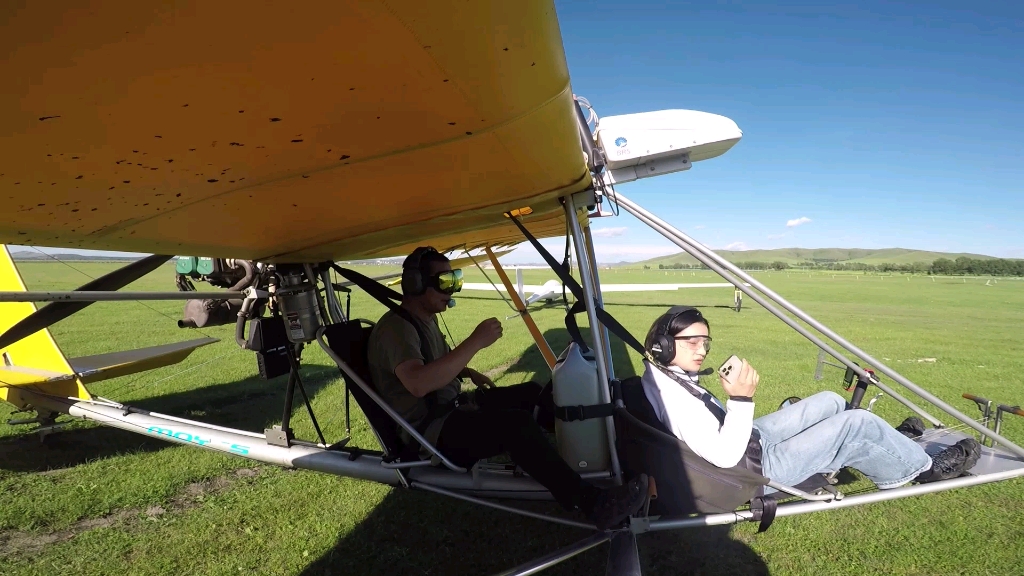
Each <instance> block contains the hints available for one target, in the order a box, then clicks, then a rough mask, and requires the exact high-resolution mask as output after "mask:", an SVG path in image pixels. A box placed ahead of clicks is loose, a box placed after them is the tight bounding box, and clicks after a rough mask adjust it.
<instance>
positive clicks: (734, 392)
mask: <svg viewBox="0 0 1024 576" xmlns="http://www.w3.org/2000/svg"><path fill="white" fill-rule="evenodd" d="M718 378H719V380H721V382H722V388H724V389H725V393H726V394H728V395H729V396H742V397H745V398H753V397H754V392H756V391H757V383H758V382H760V381H761V376H759V375H758V373H757V370H754V368H753V367H752V366H751V365H750V364H749V363H748V362H747V361H746V360H744V361H743V366H742V367H741V368H740V373H739V374H738V375H737V376H736V383H735V384H730V383H729V381H728V380H726V379H725V378H722V376H721V375H719V377H718Z"/></svg>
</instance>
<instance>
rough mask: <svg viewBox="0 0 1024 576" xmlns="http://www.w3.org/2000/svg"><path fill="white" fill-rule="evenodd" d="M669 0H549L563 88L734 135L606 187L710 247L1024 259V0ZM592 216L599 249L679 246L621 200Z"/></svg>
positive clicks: (607, 253) (605, 109)
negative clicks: (696, 157) (834, 2)
mask: <svg viewBox="0 0 1024 576" xmlns="http://www.w3.org/2000/svg"><path fill="white" fill-rule="evenodd" d="M665 4H667V3H664V2H661V3H644V2H639V1H632V2H582V1H579V2H569V1H565V0H556V8H557V10H558V16H559V21H560V25H561V30H562V36H563V42H564V45H565V51H566V57H567V60H568V64H569V70H570V74H571V76H572V81H573V88H574V91H575V92H576V93H577V94H579V95H582V96H585V97H587V98H588V99H589V100H590V102H591V103H592V104H593V105H594V107H595V109H596V110H597V112H598V114H599V115H601V116H612V115H618V114H628V113H634V112H644V111H651V110H661V109H670V108H685V109H692V110H701V111H705V112H713V113H716V114H721V115H724V116H727V117H729V118H731V119H733V120H734V121H736V123H737V124H738V125H739V127H740V128H741V129H742V130H743V133H744V136H743V139H742V140H741V141H740V143H739V144H737V145H736V146H735V147H734V148H733V149H732V150H731V151H730V152H728V153H727V154H726V155H724V156H722V157H719V158H716V159H713V160H709V161H706V162H701V163H697V164H695V165H694V167H693V168H692V169H691V170H689V171H687V172H683V173H678V174H673V175H668V176H662V177H658V178H653V179H650V180H645V181H640V182H635V183H630V184H625V185H622V186H621V187H619V191H621V192H622V193H624V194H627V195H629V196H630V197H631V198H632V199H633V200H634V201H636V202H638V203H640V204H641V205H643V206H645V207H646V208H648V209H650V210H652V211H654V212H656V213H658V214H659V215H661V216H662V217H663V218H665V219H666V220H668V221H669V222H671V223H673V224H674V225H676V226H677V227H679V228H682V229H683V230H685V231H686V232H688V233H691V235H693V236H695V237H696V238H697V239H699V240H701V241H703V242H704V243H706V244H708V245H710V246H711V247H713V248H726V247H731V248H734V249H737V248H738V249H742V248H751V249H753V248H783V247H793V246H798V247H805V248H815V247H845V248H854V247H856V248H889V247H904V248H918V249H927V250H937V251H954V252H975V253H981V254H989V255H994V256H1003V257H1017V258H1024V183H1022V182H1024V143H1022V138H1024V3H1022V2H1013V1H1008V0H1007V1H1002V2H985V1H972V2H959V1H958V2H948V1H944V0H943V1H928V2H917V3H912V2H859V3H857V5H856V6H853V5H850V6H841V7H826V6H822V5H816V4H809V3H806V4H805V3H790V4H787V5H785V6H782V7H780V6H776V5H758V4H749V5H748V4H741V3H733V2H722V3H709V2H704V3H695V4H693V5H669V6H666V5H665ZM800 218H807V219H810V221H809V222H806V223H804V224H801V225H799V226H789V227H788V226H787V225H786V224H787V222H788V221H791V220H796V219H800ZM594 227H595V230H596V231H597V236H598V238H597V240H596V241H597V252H598V257H599V259H600V260H601V261H606V262H610V261H619V260H639V259H643V258H648V257H652V256H656V255H661V254H667V253H672V252H675V251H677V250H676V249H675V247H674V246H672V245H670V244H669V243H668V242H667V241H665V240H663V239H662V238H661V237H660V236H658V235H656V234H655V233H654V232H652V231H650V230H648V229H646V228H645V227H644V226H643V225H642V224H640V223H639V222H637V221H636V220H634V219H632V218H631V217H630V216H628V215H626V214H623V215H622V216H620V217H618V218H608V219H603V220H598V221H596V222H595V223H594ZM558 244H559V242H553V243H552V246H555V245H558ZM506 260H508V261H510V262H525V261H531V262H536V261H538V258H537V256H536V254H535V253H534V252H533V251H532V250H530V249H528V248H521V249H519V250H517V251H516V253H515V254H513V255H511V256H509V257H507V258H506Z"/></svg>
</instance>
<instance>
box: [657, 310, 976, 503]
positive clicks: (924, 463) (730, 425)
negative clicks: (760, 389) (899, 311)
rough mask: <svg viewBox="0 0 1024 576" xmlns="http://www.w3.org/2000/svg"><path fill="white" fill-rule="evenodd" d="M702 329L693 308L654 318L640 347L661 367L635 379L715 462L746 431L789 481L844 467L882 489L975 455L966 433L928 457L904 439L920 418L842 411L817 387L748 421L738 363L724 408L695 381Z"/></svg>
mask: <svg viewBox="0 0 1024 576" xmlns="http://www.w3.org/2000/svg"><path fill="white" fill-rule="evenodd" d="M709 328H710V327H709V324H708V321H707V320H706V319H705V318H704V317H703V316H702V315H701V313H700V311H699V310H697V309H695V308H689V307H683V306H676V307H673V308H672V309H670V310H669V311H668V313H666V314H664V315H662V316H661V317H659V318H658V319H657V320H656V321H655V322H654V325H653V326H651V329H650V332H649V333H648V334H647V341H646V348H647V350H648V351H652V355H655V356H656V357H657V355H660V356H661V358H660V360H659V362H661V364H663V365H662V366H655V365H652V363H651V362H649V361H648V362H646V371H645V372H644V375H643V378H642V383H643V390H644V394H645V395H646V397H647V399H648V400H649V401H650V402H651V404H652V405H653V407H654V410H655V412H656V413H657V414H658V418H659V419H660V420H661V422H662V423H664V424H665V426H666V427H667V428H668V429H669V430H671V431H672V433H673V434H674V435H675V436H676V437H677V438H679V439H680V440H682V441H683V442H685V443H686V444H687V446H688V447H689V448H690V449H691V450H693V451H694V452H695V453H696V454H697V455H699V456H700V457H701V458H704V459H705V460H707V461H708V462H710V463H711V464H713V465H715V466H718V467H721V468H731V467H733V466H735V465H737V464H738V463H739V462H740V460H741V459H742V458H743V456H744V454H745V451H746V448H747V443H748V441H749V440H750V437H751V430H752V429H757V431H758V432H759V433H760V436H761V447H762V459H761V466H762V469H763V473H762V475H763V476H765V477H767V478H769V479H771V480H773V481H775V482H778V483H781V484H785V485H788V486H793V485H795V484H798V483H800V482H802V481H804V480H806V479H807V478H810V477H811V476H813V475H814V474H817V473H830V472H835V471H837V470H839V469H840V468H843V467H845V466H849V467H852V468H856V469H857V470H860V471H861V472H862V473H863V474H864V475H865V476H867V477H868V478H869V479H870V480H871V481H872V482H874V483H875V485H876V486H878V487H879V488H881V489H885V488H896V487H897V486H902V485H904V484H907V483H908V482H912V481H917V482H934V481H936V480H945V479H947V478H955V477H957V476H960V475H962V474H963V473H964V472H966V471H967V470H970V468H971V467H972V466H974V465H975V464H976V463H977V461H978V458H979V456H980V455H981V447H980V445H979V444H978V442H977V441H975V440H974V439H973V438H967V439H964V440H961V441H959V442H957V443H956V444H954V445H953V446H950V447H949V448H946V449H945V450H943V451H942V452H940V453H939V454H937V455H935V456H933V457H929V456H928V454H926V453H925V451H924V449H923V448H921V446H920V445H919V444H917V443H916V442H914V441H913V440H911V439H910V438H916V437H918V436H920V435H921V434H922V433H923V431H924V424H923V423H922V422H921V420H920V419H918V418H907V419H906V420H904V422H903V423H902V424H900V426H899V427H897V428H895V429H893V427H892V426H890V425H889V424H888V423H886V421H885V420H882V419H881V418H879V417H878V416H876V415H875V414H872V413H871V412H868V411H867V410H848V409H847V407H848V405H847V403H846V401H845V400H844V399H843V398H842V397H841V396H839V395H838V394H836V393H834V392H820V393H818V394H815V395H814V396H811V397H809V398H806V399H804V400H801V401H799V402H796V403H794V404H790V405H789V406H787V407H785V408H782V409H780V410H778V411H776V412H773V413H771V414H768V415H765V416H762V417H760V418H757V419H756V420H755V419H754V402H753V396H754V393H755V392H756V391H757V386H758V383H759V382H760V376H759V375H758V373H757V371H756V370H754V368H753V367H752V366H750V364H749V363H748V362H747V361H746V360H743V367H742V369H741V370H740V373H739V376H738V377H737V378H736V379H735V383H733V384H730V383H729V382H728V381H727V380H725V379H724V378H721V377H720V378H719V379H720V381H721V384H722V388H723V389H724V390H725V394H726V395H727V396H728V400H727V401H726V403H725V405H724V406H723V405H722V404H721V402H719V401H718V400H717V399H716V398H715V397H714V396H713V395H712V394H711V393H710V392H708V391H707V390H705V389H704V388H702V387H701V386H700V384H699V383H698V380H697V376H698V374H697V373H698V371H700V369H701V365H702V364H703V363H704V358H705V355H706V354H707V353H708V351H709V350H710V349H711V336H710V329H709ZM769 491H771V490H770V489H769Z"/></svg>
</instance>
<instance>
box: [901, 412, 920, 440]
mask: <svg viewBox="0 0 1024 576" xmlns="http://www.w3.org/2000/svg"><path fill="white" fill-rule="evenodd" d="M896 431H897V432H899V433H900V434H903V435H904V436H906V437H907V438H910V439H911V440H913V439H914V438H920V437H921V435H922V434H924V422H922V421H921V419H920V418H918V417H917V416H911V417H910V418H907V419H906V420H904V421H903V423H902V424H900V425H899V426H897V427H896Z"/></svg>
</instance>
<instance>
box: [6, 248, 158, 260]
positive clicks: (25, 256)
mask: <svg viewBox="0 0 1024 576" xmlns="http://www.w3.org/2000/svg"><path fill="white" fill-rule="evenodd" d="M11 258H12V259H13V260H15V261H19V262H33V261H35V262H45V261H49V262H53V261H54V260H60V261H62V262H76V261H77V262H82V261H96V262H133V261H135V260H138V258H134V257H132V256H100V255H94V254H62V253H59V252H57V253H54V254H43V253H41V252H36V251H34V250H18V251H17V252H11Z"/></svg>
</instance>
